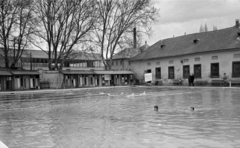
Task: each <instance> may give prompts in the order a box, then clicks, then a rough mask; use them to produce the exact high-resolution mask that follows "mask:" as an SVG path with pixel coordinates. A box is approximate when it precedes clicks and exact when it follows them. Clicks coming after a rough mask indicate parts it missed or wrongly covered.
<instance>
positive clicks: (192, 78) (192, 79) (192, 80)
mask: <svg viewBox="0 0 240 148" xmlns="http://www.w3.org/2000/svg"><path fill="white" fill-rule="evenodd" d="M190 77H191V78H190V80H191V84H190V85H192V86H194V74H193V73H192V75H191V76H190Z"/></svg>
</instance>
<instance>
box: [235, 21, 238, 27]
mask: <svg viewBox="0 0 240 148" xmlns="http://www.w3.org/2000/svg"><path fill="white" fill-rule="evenodd" d="M235 27H236V28H239V20H238V19H237V20H236V25H235Z"/></svg>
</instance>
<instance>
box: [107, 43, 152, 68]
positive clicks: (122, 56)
mask: <svg viewBox="0 0 240 148" xmlns="http://www.w3.org/2000/svg"><path fill="white" fill-rule="evenodd" d="M148 47H149V45H148V44H147V42H145V45H143V46H141V47H139V48H125V49H124V50H122V51H120V52H118V53H117V54H115V55H114V56H113V60H112V70H132V68H131V62H130V60H129V59H130V58H132V57H134V56H136V55H137V54H139V53H141V52H143V51H145V50H146V49H147V48H148Z"/></svg>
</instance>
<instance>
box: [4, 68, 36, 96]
mask: <svg viewBox="0 0 240 148" xmlns="http://www.w3.org/2000/svg"><path fill="white" fill-rule="evenodd" d="M38 88H39V73H38V72H37V71H31V70H22V69H8V68H0V90H1V91H7V90H27V89H38Z"/></svg>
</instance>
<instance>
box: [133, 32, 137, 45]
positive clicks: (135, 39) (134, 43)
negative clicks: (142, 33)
mask: <svg viewBox="0 0 240 148" xmlns="http://www.w3.org/2000/svg"><path fill="white" fill-rule="evenodd" d="M133 48H137V32H136V28H133Z"/></svg>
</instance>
